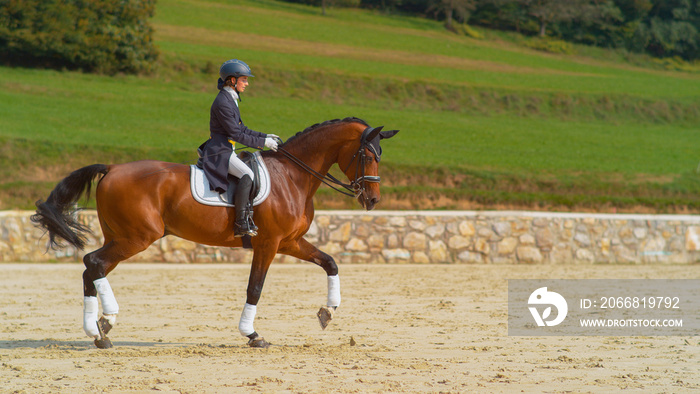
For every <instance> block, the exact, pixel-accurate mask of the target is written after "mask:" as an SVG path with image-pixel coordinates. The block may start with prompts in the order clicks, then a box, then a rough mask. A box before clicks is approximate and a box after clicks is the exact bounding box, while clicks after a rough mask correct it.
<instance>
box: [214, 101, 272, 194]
mask: <svg viewBox="0 0 700 394" xmlns="http://www.w3.org/2000/svg"><path fill="white" fill-rule="evenodd" d="M209 131H210V137H209V141H207V142H206V143H204V145H203V149H202V150H203V158H202V162H203V163H202V164H203V166H204V174H205V175H206V176H207V179H208V180H209V187H210V188H211V190H216V191H217V192H219V193H225V192H226V190H227V189H228V180H227V177H228V161H229V158H230V157H231V155H232V154H233V146H234V145H235V143H240V144H243V145H245V146H249V147H251V148H256V149H263V147H264V146H265V137H267V134H265V133H261V132H259V131H255V130H251V129H249V128H248V127H246V125H245V124H243V120H241V112H240V111H239V110H238V106H237V105H236V103H235V101H234V100H233V97H231V94H230V93H228V92H227V91H225V90H223V89H222V90H221V91H219V94H218V95H217V96H216V99H214V103H213V104H212V105H211V112H210V115H209Z"/></svg>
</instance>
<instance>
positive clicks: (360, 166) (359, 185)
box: [277, 127, 381, 202]
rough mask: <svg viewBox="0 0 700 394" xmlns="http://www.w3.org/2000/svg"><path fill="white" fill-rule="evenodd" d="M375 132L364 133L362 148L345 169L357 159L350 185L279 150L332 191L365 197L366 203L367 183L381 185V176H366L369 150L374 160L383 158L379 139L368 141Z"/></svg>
mask: <svg viewBox="0 0 700 394" xmlns="http://www.w3.org/2000/svg"><path fill="white" fill-rule="evenodd" d="M372 130H374V129H373V128H372V127H367V128H366V129H365V130H364V132H362V137H361V139H360V148H359V149H358V150H357V152H355V155H353V157H352V159H350V162H349V163H348V165H347V167H345V170H344V171H343V172H344V173H345V172H347V170H348V168H350V166H351V165H352V162H353V161H355V159H356V158H357V159H358V160H357V167H356V168H355V179H354V180H353V181H350V183H349V184H348V183H344V182H342V181H341V180H339V179H338V178H336V177H334V176H333V175H331V174H325V175H323V174H321V173H319V172H318V171H316V170H314V169H313V168H311V167H309V166H308V165H306V163H304V162H303V161H301V160H300V159H299V158H297V157H296V156H294V155H292V154H291V153H289V152H288V151H287V150H286V149H284V148H282V147H281V146H280V147H278V148H277V150H278V151H279V152H282V154H283V155H284V156H285V157H287V158H288V159H289V160H291V161H292V162H294V163H295V164H296V165H298V166H299V167H301V168H303V169H304V170H305V171H306V172H308V173H310V174H311V175H313V176H314V177H315V178H316V179H318V180H320V181H321V182H323V183H324V184H325V185H327V186H329V187H330V188H331V189H333V190H335V191H337V192H339V193H341V194H344V195H346V196H348V197H355V198H359V197H360V196H363V197H364V198H365V202H368V201H369V198H367V196H365V192H366V191H367V183H368V182H369V183H379V181H380V177H379V176H373V175H365V166H364V163H365V161H366V160H367V152H366V151H367V149H369V150H371V151H372V153H374V159H375V160H376V161H377V162H379V160H380V156H381V148H380V147H379V139H378V138H377V141H376V142H375V141H367V138H366V137H367V135H368V134H369V133H370V132H371V131H372ZM338 187H341V188H343V189H345V190H341V189H339V188H338Z"/></svg>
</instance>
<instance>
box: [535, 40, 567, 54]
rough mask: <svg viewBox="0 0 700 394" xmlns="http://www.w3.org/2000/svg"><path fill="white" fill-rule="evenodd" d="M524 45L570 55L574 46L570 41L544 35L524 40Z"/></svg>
mask: <svg viewBox="0 0 700 394" xmlns="http://www.w3.org/2000/svg"><path fill="white" fill-rule="evenodd" d="M525 46H527V47H529V48H532V49H537V50H539V51H545V52H549V53H559V54H563V55H571V54H573V53H574V47H573V46H572V45H571V44H570V43H568V42H566V41H562V40H555V39H551V38H546V37H544V38H533V39H531V40H528V41H526V42H525Z"/></svg>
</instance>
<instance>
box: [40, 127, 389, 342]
mask: <svg viewBox="0 0 700 394" xmlns="http://www.w3.org/2000/svg"><path fill="white" fill-rule="evenodd" d="M397 132H398V130H391V131H382V127H377V128H372V127H369V125H368V124H367V123H366V122H365V121H363V120H361V119H358V118H345V119H342V120H340V119H335V120H330V121H326V122H323V123H320V124H315V125H313V126H311V127H308V128H307V129H305V130H304V131H302V132H300V133H297V135H296V136H294V137H292V138H290V139H288V140H287V141H286V142H285V143H283V144H281V145H280V146H279V149H278V152H271V151H265V152H262V153H261V156H262V158H263V160H264V161H265V165H266V166H267V168H268V169H269V173H270V181H271V182H270V183H271V190H270V194H269V196H268V197H267V199H266V200H265V201H263V202H262V203H261V204H260V205H258V206H257V207H256V209H255V222H256V223H257V225H258V227H259V230H258V235H257V236H255V237H252V239H250V244H251V246H252V249H253V261H252V264H251V269H250V277H249V279H248V288H247V293H246V295H247V297H246V303H245V305H244V307H243V312H242V313H241V318H240V321H239V325H238V329H239V332H240V333H241V335H243V336H245V337H247V338H248V345H249V346H251V347H267V346H269V343H268V342H267V341H265V339H264V338H263V337H262V336H260V335H259V334H258V333H257V332H256V331H255V329H254V328H253V320H254V319H255V314H256V306H257V304H258V300H259V299H260V295H261V293H262V289H263V283H264V282H265V276H266V274H267V271H268V268H269V267H270V264H271V263H272V260H273V258H274V257H275V255H276V254H277V253H282V254H286V255H289V256H293V257H296V258H299V259H301V260H305V261H309V262H312V263H314V264H317V265H319V266H320V267H321V268H323V270H324V271H325V272H326V275H327V277H328V298H327V305H326V306H325V307H322V308H321V310H319V312H318V314H317V316H318V318H319V321H320V323H321V326H322V328H325V327H326V325H327V324H328V322H329V321H330V320H331V319H332V317H333V313H334V311H335V310H336V308H337V307H338V306H339V305H340V282H339V279H338V266H337V265H336V263H335V261H334V260H333V258H332V257H331V256H329V255H328V254H326V253H324V252H322V251H320V250H319V249H317V248H316V247H315V246H313V245H312V244H310V243H309V242H308V241H306V240H305V239H304V238H303V236H304V234H306V232H307V231H308V230H309V227H310V226H311V222H312V220H313V217H314V206H313V201H312V198H313V196H314V194H315V193H316V191H317V190H318V188H319V187H320V185H321V183H322V182H324V183H328V182H329V180H330V182H331V183H335V184H336V185H341V186H342V187H344V188H345V189H347V190H349V191H350V193H347V192H346V194H349V195H351V196H354V197H356V198H357V200H358V201H359V202H360V204H361V205H362V206H363V207H364V208H365V209H366V210H368V211H369V210H371V209H373V208H374V207H375V206H376V204H377V203H378V202H379V199H380V192H379V180H380V178H379V176H378V171H379V159H380V155H381V147H380V146H379V141H380V140H381V139H386V138H391V137H393V136H394V135H395V134H396V133H397ZM334 164H338V166H339V167H340V169H341V170H342V171H343V173H344V174H345V176H347V178H348V180H350V181H351V183H350V184H343V183H342V182H340V181H339V180H337V179H336V178H334V177H332V176H331V175H330V174H328V171H329V170H330V168H331V167H332V166H333V165H334ZM100 175H101V176H102V177H101V178H100V179H99V182H98V183H97V186H96V190H95V195H96V197H95V198H96V203H97V214H98V218H99V223H100V227H101V228H102V233H103V235H104V244H103V245H102V247H101V248H99V249H97V250H95V251H93V252H91V253H88V254H86V255H85V256H84V257H83V262H84V264H85V271H84V273H83V291H84V299H83V301H84V304H83V314H84V318H83V329H84V330H85V333H86V334H87V335H88V336H89V337H91V338H94V339H95V345H96V346H97V347H98V348H108V347H112V343H111V341H110V339H109V338H108V337H107V333H108V332H109V330H111V329H112V327H113V326H114V324H115V322H116V315H117V313H118V311H119V306H118V304H117V301H116V298H115V297H114V292H113V291H112V288H111V286H110V284H109V282H108V281H107V278H106V277H107V275H108V274H109V273H110V272H111V271H112V270H114V268H115V267H116V266H117V264H119V262H121V261H123V260H126V259H128V258H129V257H131V256H134V255H135V254H137V253H139V252H141V251H143V250H145V249H146V248H147V247H148V246H149V245H151V244H152V243H153V242H155V241H156V240H158V239H159V238H162V237H164V236H166V235H174V236H178V237H180V238H184V239H187V240H190V241H193V242H196V243H200V244H206V245H211V246H222V247H241V246H242V245H243V240H242V238H236V237H234V234H233V223H234V221H235V214H234V209H233V208H229V207H216V206H208V205H203V204H200V203H199V202H196V201H195V200H194V198H193V197H192V194H191V192H190V167H189V166H188V165H185V164H173V163H166V162H161V161H153V160H147V161H136V162H130V163H123V164H114V165H103V164H93V165H90V166H86V167H83V168H81V169H78V170H75V171H74V172H72V173H71V174H70V175H68V176H67V177H66V178H65V179H63V180H62V181H60V182H59V183H58V184H57V186H56V187H55V188H54V190H53V191H52V192H51V194H50V195H49V197H48V198H47V200H46V201H45V202H43V201H41V200H39V201H37V203H36V206H37V211H36V214H35V215H33V216H32V222H34V223H35V224H36V225H37V226H39V227H42V228H44V229H45V230H46V231H47V232H48V234H49V246H50V247H52V248H54V249H56V248H60V247H62V242H61V239H63V240H65V241H67V242H68V243H69V244H71V245H73V246H75V247H76V248H78V249H82V248H83V247H84V246H85V243H86V239H85V233H86V232H89V228H88V227H87V226H85V225H83V224H82V223H80V222H79V221H78V220H77V217H76V216H75V215H74V214H75V211H76V210H77V205H76V203H77V201H78V200H79V199H80V198H81V196H83V195H85V196H86V197H89V195H90V189H91V187H92V183H93V181H94V180H95V179H96V178H98V176H100ZM98 297H99V303H100V304H101V305H102V317H100V318H99V319H98V318H97V317H98V315H99V305H98Z"/></svg>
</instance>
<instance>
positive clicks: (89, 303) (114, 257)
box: [83, 240, 150, 349]
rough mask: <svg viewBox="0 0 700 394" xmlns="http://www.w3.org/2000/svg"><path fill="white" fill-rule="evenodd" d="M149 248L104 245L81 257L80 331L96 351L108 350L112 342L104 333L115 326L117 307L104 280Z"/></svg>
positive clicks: (124, 242) (143, 246) (114, 244)
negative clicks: (81, 296)
mask: <svg viewBox="0 0 700 394" xmlns="http://www.w3.org/2000/svg"><path fill="white" fill-rule="evenodd" d="M148 245H150V242H149V243H145V242H143V240H142V242H138V243H134V242H128V241H122V242H117V241H115V240H109V241H106V242H105V244H104V246H102V247H101V248H100V249H97V250H96V251H94V252H92V253H88V254H86V255H85V257H83V262H84V263H85V271H84V272H83V293H84V298H83V329H84V330H85V333H86V334H87V335H88V336H89V337H91V338H94V339H95V346H97V347H98V348H102V349H104V348H110V347H112V342H111V341H110V340H109V338H107V333H108V332H109V331H110V330H111V329H112V327H113V326H114V324H115V323H116V319H117V314H118V313H119V304H117V299H116V298H115V297H114V292H113V291H112V287H111V286H110V284H109V281H108V280H107V274H109V273H110V272H111V271H112V270H113V269H114V268H115V267H116V266H117V264H119V262H121V261H123V260H125V259H127V258H129V257H131V256H133V255H135V254H136V253H139V252H141V251H142V250H144V249H146V248H147V247H148ZM98 297H99V302H100V303H101V304H102V315H103V316H102V317H101V318H99V319H98V318H97V317H98V315H99V306H98Z"/></svg>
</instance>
